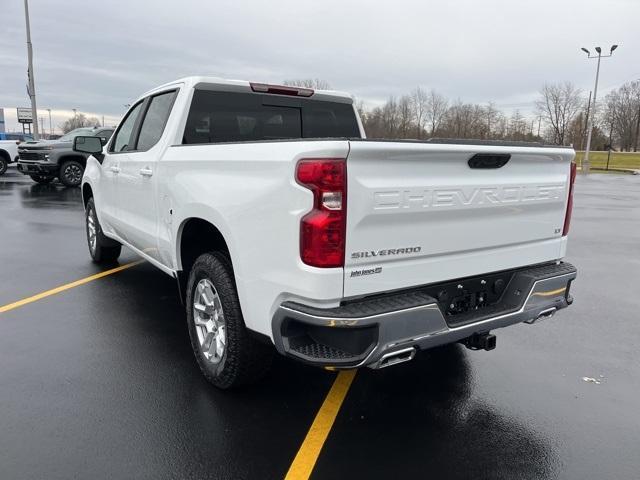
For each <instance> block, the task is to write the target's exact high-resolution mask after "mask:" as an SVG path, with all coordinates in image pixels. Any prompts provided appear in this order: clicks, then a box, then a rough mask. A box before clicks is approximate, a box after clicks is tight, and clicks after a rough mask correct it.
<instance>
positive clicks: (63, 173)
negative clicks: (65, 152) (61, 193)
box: [58, 160, 84, 187]
mask: <svg viewBox="0 0 640 480" xmlns="http://www.w3.org/2000/svg"><path fill="white" fill-rule="evenodd" d="M83 174H84V167H83V166H82V164H81V163H80V162H78V161H77V160H67V161H66V162H64V163H63V164H62V165H61V166H60V175H59V176H58V178H59V179H60V181H61V182H62V183H63V185H64V186H66V187H78V186H80V183H81V182H82V175H83Z"/></svg>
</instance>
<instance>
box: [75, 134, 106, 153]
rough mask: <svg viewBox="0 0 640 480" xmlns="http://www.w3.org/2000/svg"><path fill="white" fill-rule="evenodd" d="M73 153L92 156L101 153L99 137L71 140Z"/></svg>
mask: <svg viewBox="0 0 640 480" xmlns="http://www.w3.org/2000/svg"><path fill="white" fill-rule="evenodd" d="M73 151H74V152H81V153H90V154H92V155H95V154H98V153H102V141H101V140H100V137H76V138H74V139H73Z"/></svg>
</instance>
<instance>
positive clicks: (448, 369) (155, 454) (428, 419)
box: [0, 168, 640, 480]
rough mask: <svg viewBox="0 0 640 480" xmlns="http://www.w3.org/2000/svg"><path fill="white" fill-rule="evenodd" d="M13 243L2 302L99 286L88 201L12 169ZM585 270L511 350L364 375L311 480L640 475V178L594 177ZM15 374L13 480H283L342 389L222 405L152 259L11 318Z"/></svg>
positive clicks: (288, 388)
mask: <svg viewBox="0 0 640 480" xmlns="http://www.w3.org/2000/svg"><path fill="white" fill-rule="evenodd" d="M0 232H1V235H2V243H1V245H2V248H1V250H0V265H1V267H0V268H1V270H0V272H1V273H0V280H1V281H2V288H1V289H0V306H2V305H9V304H12V303H13V302H16V301H18V300H20V299H23V298H26V297H30V296H32V295H35V294H38V293H40V292H43V291H47V290H50V289H52V288H54V287H57V286H60V285H64V284H68V283H69V282H73V281H75V280H78V279H81V278H85V277H88V276H91V275H94V274H96V273H98V272H100V267H97V266H95V265H93V264H92V263H91V262H90V261H89V256H88V253H87V248H86V243H85V237H84V223H83V212H82V204H81V198H80V191H79V189H64V188H63V187H62V186H60V185H59V184H52V185H37V184H34V183H32V182H31V180H30V179H29V178H26V177H23V176H22V175H19V174H18V173H17V172H16V171H15V169H14V168H10V169H9V171H8V172H7V174H6V175H4V176H2V177H0ZM135 260H136V257H135V256H134V255H133V254H132V253H130V252H124V254H123V255H122V256H121V258H120V262H121V264H128V263H129V262H132V261H135ZM567 260H568V261H570V262H572V263H573V264H575V265H576V266H577V267H578V270H579V274H578V279H577V280H576V281H575V282H574V283H573V287H572V294H573V295H574V297H575V303H574V305H573V306H572V307H571V308H569V309H567V310H565V311H563V312H561V313H560V314H558V315H557V316H556V317H554V318H552V319H550V320H547V321H544V322H542V323H540V324H536V325H533V326H527V325H522V326H515V327H511V328H508V329H503V330H498V331H497V332H496V333H497V336H498V347H497V349H496V350H494V351H492V352H471V351H468V350H465V349H464V348H463V347H461V346H458V345H454V346H450V347H446V348H440V349H437V350H434V351H430V352H426V353H423V354H421V355H419V356H417V358H416V359H415V360H414V361H412V362H410V363H407V364H403V365H399V366H396V367H392V368H388V369H385V370H381V371H371V370H368V369H363V370H360V371H358V372H357V373H356V375H355V378H354V379H353V383H352V384H351V386H350V388H349V387H348V386H347V388H346V390H345V395H346V396H345V399H344V402H343V403H342V406H341V408H340V409H339V411H338V413H337V418H336V420H335V423H334V424H333V426H332V428H330V432H329V434H328V437H327V439H326V441H325V442H324V446H323V447H322V450H321V451H320V455H319V457H318V458H317V462H315V463H312V464H311V465H310V466H309V467H310V468H312V469H313V470H312V474H311V478H314V479H320V478H322V479H324V478H331V479H337V478H373V479H377V478H409V477H411V478H451V479H458V478H460V479H463V478H475V479H485V478H486V479H498V478H504V479H513V478H518V479H529V478H531V479H534V478H535V479H540V478H569V479H581V480H583V479H603V478H621V479H623V478H624V479H627V478H629V479H630V478H638V475H639V473H638V472H640V455H639V453H640V408H638V405H639V402H638V398H639V395H640V349H639V348H638V344H639V343H640V327H639V326H638V321H639V319H640V316H639V315H638V311H639V310H640V296H639V285H640V177H637V176H635V177H634V176H627V175H601V174H593V175H591V176H590V177H589V178H584V177H579V178H578V181H577V184H576V192H575V207H574V213H573V222H572V230H571V241H570V246H569V255H568V258H567ZM0 364H1V365H2V366H1V367H0V413H1V414H0V478H2V479H41V478H47V479H68V478H185V479H186V478H194V479H195V478H197V479H201V478H214V479H236V478H242V479H244V478H246V479H257V478H274V479H275V478H283V477H284V476H285V475H286V474H287V472H288V471H289V469H290V467H291V465H292V462H293V461H294V458H296V454H297V452H298V451H299V449H300V448H301V445H302V444H303V442H304V441H305V437H306V435H307V432H308V431H309V428H310V426H311V425H312V423H313V422H314V418H316V414H317V413H318V411H319V409H320V408H321V405H323V401H324V400H325V397H326V396H327V392H328V391H329V390H330V388H331V386H332V384H333V382H334V380H335V378H336V374H335V373H332V372H325V371H322V370H318V369H313V368H310V367H306V366H302V365H298V364H296V363H294V362H292V361H289V360H286V359H278V360H277V361H276V362H275V365H274V368H273V370H272V372H271V374H270V375H269V376H268V377H267V378H266V379H265V380H264V381H262V382H261V383H260V384H258V385H255V386H253V387H251V388H248V389H245V390H242V391H237V392H220V391H218V390H216V389H215V388H213V387H212V386H210V385H209V384H208V383H207V382H206V380H205V379H204V378H203V376H202V375H201V374H200V371H199V370H198V367H197V365H196V362H195V361H194V359H193V355H192V352H191V349H190V346H189V340H188V333H187V328H186V323H185V315H184V313H183V309H182V307H181V305H180V303H179V300H178V297H177V295H176V291H175V285H174V282H173V280H172V279H171V278H169V277H168V276H166V275H164V274H163V273H161V272H160V271H158V270H156V269H154V268H152V267H151V266H149V265H148V264H146V263H142V264H139V265H136V266H133V267H131V268H127V269H125V270H122V271H120V272H118V273H114V274H112V275H108V276H105V277H103V278H100V279H98V280H95V281H91V282H89V283H85V284H83V285H79V286H76V287H74V288H69V289H66V290H64V291H62V292H60V293H57V294H55V295H51V296H47V297H45V298H42V299H39V300H37V301H32V302H30V303H27V304H25V305H22V306H19V307H18V308H13V309H11V310H9V311H5V312H3V313H0ZM583 377H588V378H592V379H594V380H595V381H585V380H583ZM314 461H315V460H314Z"/></svg>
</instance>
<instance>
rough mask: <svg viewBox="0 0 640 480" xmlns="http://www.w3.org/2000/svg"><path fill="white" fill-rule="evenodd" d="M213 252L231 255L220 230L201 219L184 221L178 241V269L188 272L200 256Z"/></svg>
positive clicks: (190, 218) (179, 231)
mask: <svg viewBox="0 0 640 480" xmlns="http://www.w3.org/2000/svg"><path fill="white" fill-rule="evenodd" d="M212 250H213V251H222V252H225V253H226V254H227V255H228V254H229V245H228V243H227V240H226V239H225V237H224V235H223V234H222V232H221V231H220V229H219V228H218V227H217V226H216V225H214V224H213V223H212V222H210V221H209V220H205V219H204V218H201V217H189V218H186V219H184V220H183V221H182V223H181V224H180V227H179V228H178V235H177V239H176V260H177V269H178V270H182V271H185V272H188V271H189V269H190V268H191V265H193V262H195V259H196V258H198V256H199V255H201V254H202V253H204V252H209V251H212Z"/></svg>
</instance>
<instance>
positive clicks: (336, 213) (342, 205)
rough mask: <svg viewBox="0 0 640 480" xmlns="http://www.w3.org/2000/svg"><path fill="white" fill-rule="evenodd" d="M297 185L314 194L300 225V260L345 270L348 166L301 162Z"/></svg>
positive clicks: (331, 160) (338, 160)
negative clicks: (343, 267)
mask: <svg viewBox="0 0 640 480" xmlns="http://www.w3.org/2000/svg"><path fill="white" fill-rule="evenodd" d="M296 179H297V180H298V182H299V183H300V184H301V185H303V186H305V187H306V188H308V189H309V190H311V191H312V192H313V209H312V210H311V211H310V212H309V213H307V214H306V215H305V216H304V217H302V221H301V222H300V258H301V259H302V261H303V262H304V263H306V264H307V265H311V266H312V267H322V268H332V267H342V266H344V245H345V229H346V218H347V211H346V209H347V164H346V162H345V160H344V159H343V158H310V159H304V160H300V162H298V166H297V168H296Z"/></svg>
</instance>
